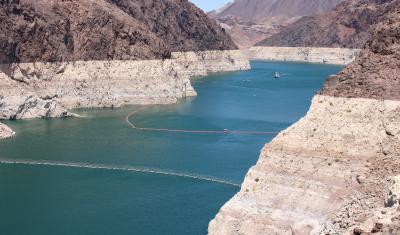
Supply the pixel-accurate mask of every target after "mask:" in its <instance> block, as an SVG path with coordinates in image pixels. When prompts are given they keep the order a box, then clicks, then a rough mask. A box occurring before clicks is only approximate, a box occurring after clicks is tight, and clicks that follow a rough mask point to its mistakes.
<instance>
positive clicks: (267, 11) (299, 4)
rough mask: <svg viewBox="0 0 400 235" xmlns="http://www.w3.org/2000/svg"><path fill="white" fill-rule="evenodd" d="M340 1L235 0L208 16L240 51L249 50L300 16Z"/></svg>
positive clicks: (331, 6) (326, 8) (325, 8)
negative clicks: (240, 48) (243, 48)
mask: <svg viewBox="0 0 400 235" xmlns="http://www.w3.org/2000/svg"><path fill="white" fill-rule="evenodd" d="M341 1H342V0H279V1H277V0H236V1H234V2H232V3H229V4H228V5H226V6H224V7H223V8H222V9H219V10H216V11H212V12H210V13H209V15H210V16H211V17H213V18H214V19H216V20H217V21H218V22H219V23H220V25H221V26H222V27H223V28H224V29H225V30H226V31H227V32H228V33H229V34H230V35H231V37H232V38H233V40H234V41H235V43H236V44H237V45H238V46H239V47H249V46H252V45H254V44H255V43H256V42H258V41H260V40H262V39H264V38H266V37H267V36H271V35H273V34H275V33H277V32H278V31H279V30H280V29H281V28H282V27H284V26H286V25H288V24H289V23H292V22H294V21H295V20H297V19H299V18H300V17H302V16H307V15H312V14H315V13H323V12H326V11H329V10H331V9H332V8H333V7H335V6H336V5H337V4H338V3H340V2H341Z"/></svg>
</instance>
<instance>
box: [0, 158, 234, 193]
mask: <svg viewBox="0 0 400 235" xmlns="http://www.w3.org/2000/svg"><path fill="white" fill-rule="evenodd" d="M0 164H8V165H33V166H35V165H39V166H53V167H71V168H86V169H101V170H111V171H124V172H138V173H145V174H157V175H165V176H174V177H183V178H189V179H193V180H201V181H208V182H211V183H217V184H224V185H229V186H233V187H240V184H238V183H235V182H231V181H228V180H224V179H219V178H217V177H213V176H205V175H197V174H191V173H185V172H178V171H170V170H162V169H156V168H141V167H132V166H117V165H109V164H95V163H82V162H64V161H44V160H25V159H18V160H17V159H0Z"/></svg>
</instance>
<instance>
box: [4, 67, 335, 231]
mask: <svg viewBox="0 0 400 235" xmlns="http://www.w3.org/2000/svg"><path fill="white" fill-rule="evenodd" d="M252 67H253V69H252V70H250V71H244V72H235V73H224V74H218V75H212V76H208V77H206V78H201V79H196V80H194V81H193V84H194V86H195V88H196V90H197V91H198V94H199V96H198V97H195V98H191V99H188V100H186V101H182V102H181V103H179V104H175V105H165V106H149V107H145V108H140V107H136V106H129V107H123V108H119V109H84V110H77V112H79V113H80V114H82V115H84V116H87V118H73V119H51V120H20V121H9V122H6V123H5V124H7V125H9V126H10V127H12V128H13V129H14V130H15V131H16V132H17V136H16V138H14V139H11V140H6V141H1V142H0V211H1V213H0V231H1V234H11V235H12V234H177V235H179V234H185V235H186V234H205V233H206V231H207V225H208V222H209V221H210V220H211V219H212V218H213V217H214V215H215V214H216V213H217V211H218V210H219V208H220V207H221V206H222V205H223V204H224V203H225V202H226V201H227V200H228V199H229V198H230V197H232V196H233V195H234V194H235V193H236V192H237V191H238V190H239V188H238V187H237V185H236V184H238V183H239V184H240V182H241V181H242V180H243V178H244V176H245V174H246V172H247V170H248V169H249V167H250V166H252V165H254V164H255V162H256V161H257V159H258V155H259V151H260V149H261V148H262V146H263V145H264V144H265V143H266V142H268V141H270V140H271V139H272V138H273V137H274V135H272V134H261V135H254V134H250V133H249V134H246V133H242V134H237V133H236V134H235V133H230V132H228V133H223V132H222V133H190V132H189V133H185V132H183V133H181V132H159V131H155V132H153V131H143V130H137V129H133V128H132V127H131V126H129V125H128V124H127V123H126V122H125V117H126V116H127V115H128V114H130V113H132V112H133V111H135V110H138V109H140V112H138V113H135V115H133V116H131V117H130V118H129V120H130V121H131V122H132V123H134V124H135V125H137V126H140V127H150V128H156V129H175V130H219V131H220V130H224V129H226V130H246V131H256V132H277V131H280V130H282V129H284V128H286V127H288V126H289V125H291V124H292V123H293V122H295V121H297V120H298V119H299V118H301V117H302V116H304V114H305V113H306V111H307V110H308V107H309V105H310V101H311V98H312V96H313V95H314V93H315V92H316V91H317V90H319V89H320V88H321V86H322V84H323V81H324V79H325V78H326V77H327V76H328V75H329V74H334V73H337V72H338V71H339V70H340V69H341V67H340V66H331V65H316V64H303V63H275V62H252ZM275 71H278V72H279V73H280V74H281V78H280V79H278V80H276V79H274V78H273V76H274V73H275Z"/></svg>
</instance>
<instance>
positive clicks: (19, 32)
mask: <svg viewBox="0 0 400 235" xmlns="http://www.w3.org/2000/svg"><path fill="white" fill-rule="evenodd" d="M0 22H1V24H0V32H1V33H0V63H12V62H32V61H51V62H52V61H68V60H113V59H115V60H125V59H154V58H168V57H169V56H170V54H171V52H173V51H198V50H223V49H235V48H236V46H235V44H234V43H233V42H232V40H231V39H230V37H229V35H227V34H226V33H225V32H224V31H223V30H222V29H221V27H220V26H218V24H216V23H215V22H214V21H213V20H212V19H210V18H209V17H208V16H207V15H206V14H204V12H203V11H201V10H200V9H199V8H197V7H196V6H195V5H193V4H192V3H190V2H189V1H188V0H146V1H132V0H68V1H66V0H6V1H0Z"/></svg>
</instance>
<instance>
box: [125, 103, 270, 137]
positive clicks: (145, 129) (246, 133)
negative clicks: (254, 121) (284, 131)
mask: <svg viewBox="0 0 400 235" xmlns="http://www.w3.org/2000/svg"><path fill="white" fill-rule="evenodd" d="M139 111H141V109H138V110H135V111H133V112H131V113H130V114H128V115H127V116H126V117H125V122H126V123H127V124H128V125H129V126H130V127H131V128H133V129H135V130H140V131H150V132H173V133H192V134H224V135H227V134H234V135H276V134H278V132H273V131H240V130H228V129H224V130H184V129H169V128H151V127H138V126H136V125H135V124H134V123H133V122H131V121H130V120H129V119H130V117H132V116H133V115H134V114H136V113H138V112H139Z"/></svg>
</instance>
